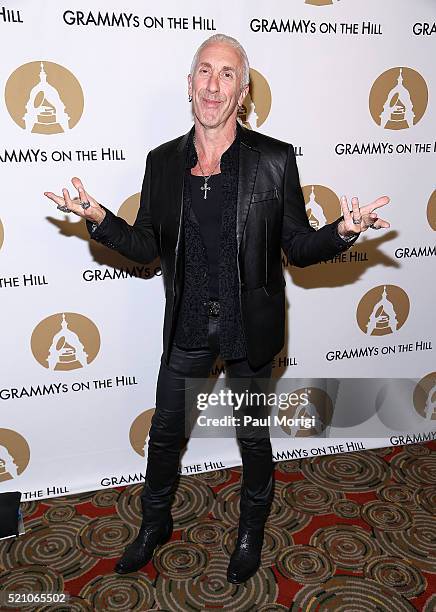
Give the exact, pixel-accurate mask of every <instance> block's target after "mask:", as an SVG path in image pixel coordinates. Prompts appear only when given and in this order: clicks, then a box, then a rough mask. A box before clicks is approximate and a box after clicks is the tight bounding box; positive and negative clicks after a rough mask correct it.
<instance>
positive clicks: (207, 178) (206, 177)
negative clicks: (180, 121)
mask: <svg viewBox="0 0 436 612" xmlns="http://www.w3.org/2000/svg"><path fill="white" fill-rule="evenodd" d="M193 142H194V149H195V152H196V153H197V161H198V165H199V166H200V170H201V174H202V175H203V178H204V180H205V181H206V182H207V181H208V180H209V179H210V177H211V176H212V174H213V173H214V172H215V170H216V169H217V168H218V166H219V164H220V161H221V157H220V158H219V159H218V161H217V163H216V165H215V168H214V169H213V170H212V172H211V173H210V174H209V176H206V175H205V174H204V172H203V168H202V166H201V162H200V156H199V154H198V151H197V146H196V142H195V134H194V138H193Z"/></svg>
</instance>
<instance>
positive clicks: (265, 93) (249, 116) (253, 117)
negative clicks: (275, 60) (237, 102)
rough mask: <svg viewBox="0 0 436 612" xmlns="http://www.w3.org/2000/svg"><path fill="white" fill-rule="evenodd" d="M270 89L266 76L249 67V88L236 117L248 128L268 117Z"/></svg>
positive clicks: (251, 128) (270, 99)
mask: <svg viewBox="0 0 436 612" xmlns="http://www.w3.org/2000/svg"><path fill="white" fill-rule="evenodd" d="M271 104H272V97H271V89H270V87H269V85H268V81H267V80H266V78H265V77H264V76H263V75H262V74H260V72H258V71H257V70H254V68H250V89H249V91H248V94H247V95H246V96H245V98H244V101H243V103H242V106H241V107H240V108H239V110H238V119H239V121H240V122H241V123H242V125H244V126H245V127H247V128H249V129H250V130H255V129H256V128H259V127H260V126H261V125H262V123H265V121H266V120H267V118H268V115H269V113H270V110H271Z"/></svg>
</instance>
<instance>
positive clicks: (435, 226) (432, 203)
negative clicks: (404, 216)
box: [427, 189, 436, 231]
mask: <svg viewBox="0 0 436 612" xmlns="http://www.w3.org/2000/svg"><path fill="white" fill-rule="evenodd" d="M427 221H428V224H429V225H430V227H431V229H432V230H434V231H436V189H435V190H434V191H433V193H432V194H431V196H430V199H429V201H428V204H427Z"/></svg>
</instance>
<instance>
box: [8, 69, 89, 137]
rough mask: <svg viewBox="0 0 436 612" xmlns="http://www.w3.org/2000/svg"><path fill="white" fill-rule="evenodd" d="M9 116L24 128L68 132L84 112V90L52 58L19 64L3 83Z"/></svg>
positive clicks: (32, 130)
mask: <svg viewBox="0 0 436 612" xmlns="http://www.w3.org/2000/svg"><path fill="white" fill-rule="evenodd" d="M5 102H6V107H7V109H8V111H9V114H10V116H11V117H12V119H13V120H14V121H15V123H16V124H17V125H19V126H20V127H21V128H23V130H26V132H31V133H33V134H60V133H62V132H68V131H69V130H71V129H72V128H73V127H74V126H75V125H76V124H77V122H78V121H79V119H80V117H81V116H82V113H83V91H82V88H81V86H80V83H79V81H78V80H77V79H76V77H75V76H74V74H72V73H71V72H70V71H69V70H68V69H67V68H64V66H61V65H59V64H55V63H54V62H48V61H46V60H44V61H37V62H29V63H28V64H23V65H22V66H19V67H18V68H17V69H16V70H14V72H13V73H12V74H11V75H10V77H9V78H8V80H7V82H6V87H5Z"/></svg>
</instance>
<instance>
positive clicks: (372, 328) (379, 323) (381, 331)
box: [356, 285, 410, 336]
mask: <svg viewBox="0 0 436 612" xmlns="http://www.w3.org/2000/svg"><path fill="white" fill-rule="evenodd" d="M409 310H410V302H409V298H408V296H407V293H406V292H405V291H404V290H403V289H401V287H397V286H396V285H379V286H378V287H374V288H373V289H370V290H369V291H368V292H367V293H365V295H364V296H363V297H362V299H361V300H360V302H359V305H358V307H357V313H356V317H357V323H358V325H359V327H360V329H361V330H362V331H363V333H364V334H367V335H368V336H385V335H387V334H393V333H394V332H396V331H398V330H399V329H400V328H401V327H402V326H403V325H404V323H405V322H406V319H407V317H408V316H409Z"/></svg>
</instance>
